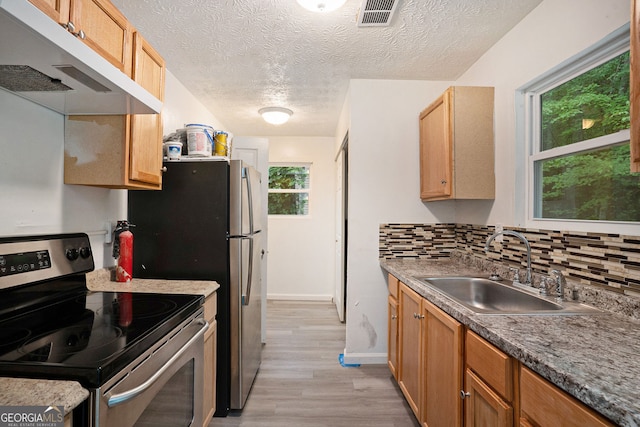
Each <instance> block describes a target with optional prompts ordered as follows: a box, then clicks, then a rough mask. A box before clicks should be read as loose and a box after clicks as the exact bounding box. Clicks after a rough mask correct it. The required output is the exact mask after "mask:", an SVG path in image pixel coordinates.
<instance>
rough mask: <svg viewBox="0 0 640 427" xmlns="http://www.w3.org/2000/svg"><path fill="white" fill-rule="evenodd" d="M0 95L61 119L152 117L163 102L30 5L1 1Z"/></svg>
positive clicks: (18, 0) (17, 0)
mask: <svg viewBox="0 0 640 427" xmlns="http://www.w3.org/2000/svg"><path fill="white" fill-rule="evenodd" d="M0 40H2V43H0V86H1V87H0V89H2V90H6V91H10V92H11V93H14V94H16V95H18V96H21V97H23V98H26V99H29V100H31V101H33V102H35V103H37V104H40V105H42V106H45V107H47V108H50V109H52V110H54V111H57V112H59V113H61V114H65V115H70V114H78V115H85V114H154V113H159V112H160V110H161V109H162V102H161V101H160V100H159V99H157V98H156V97H154V96H153V95H152V94H150V93H149V92H148V91H147V90H145V89H144V88H142V86H140V85H139V84H137V83H136V82H134V81H133V80H131V79H130V78H129V77H128V76H127V75H126V74H124V73H123V72H121V71H120V70H119V69H117V68H116V67H114V66H113V65H112V64H110V63H109V62H108V61H107V60H105V59H104V58H102V57H101V56H100V55H99V54H97V53H96V52H94V51H93V50H92V49H91V48H90V47H88V46H87V45H85V44H84V43H83V42H82V41H80V40H78V39H76V38H75V37H74V36H73V35H72V34H71V33H69V32H67V31H65V30H64V29H63V28H62V27H61V26H60V25H59V24H58V23H56V22H55V21H54V20H52V19H51V18H49V17H48V16H47V15H45V14H44V13H42V12H41V11H40V10H39V9H38V8H36V7H35V6H33V5H32V4H31V3H29V2H28V1H27V0H0Z"/></svg>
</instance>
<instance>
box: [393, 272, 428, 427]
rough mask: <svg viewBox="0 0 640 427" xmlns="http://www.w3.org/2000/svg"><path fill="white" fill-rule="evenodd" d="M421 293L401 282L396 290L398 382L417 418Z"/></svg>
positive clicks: (419, 416) (420, 367)
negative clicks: (397, 309) (398, 313)
mask: <svg viewBox="0 0 640 427" xmlns="http://www.w3.org/2000/svg"><path fill="white" fill-rule="evenodd" d="M422 299H423V298H422V297H421V296H420V295H418V294H417V293H415V292H414V291H413V290H411V289H410V288H409V287H408V286H407V285H405V284H404V283H400V291H399V293H398V300H399V302H398V303H399V305H400V307H399V310H400V321H399V326H398V346H399V362H398V385H399V386H400V390H402V393H403V394H404V397H405V399H407V402H408V403H409V406H410V407H411V410H412V411H413V413H414V414H415V416H416V418H418V420H421V419H422V412H421V409H422V404H421V399H422V391H423V388H424V387H423V383H422V381H421V379H422V369H423V365H422V363H421V361H422V360H423V357H422V321H421V320H422V319H421V315H422Z"/></svg>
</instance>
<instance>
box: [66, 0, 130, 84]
mask: <svg viewBox="0 0 640 427" xmlns="http://www.w3.org/2000/svg"><path fill="white" fill-rule="evenodd" d="M69 20H70V21H71V22H73V24H74V26H75V28H76V30H77V31H80V30H82V31H83V32H84V34H85V38H84V42H85V43H86V44H87V45H88V46H89V47H91V48H92V49H93V50H95V51H96V52H98V53H99V54H100V55H101V56H102V57H103V58H104V59H106V60H107V61H109V62H110V63H111V64H113V65H114V66H115V67H116V68H118V69H119V70H120V71H122V72H123V73H125V74H126V75H128V76H131V63H132V61H131V37H132V34H131V28H130V25H129V21H127V18H125V16H124V15H123V14H122V13H121V12H120V11H119V10H118V9H116V7H115V6H114V5H113V4H111V2H110V1H109V0H71V3H70V10H69Z"/></svg>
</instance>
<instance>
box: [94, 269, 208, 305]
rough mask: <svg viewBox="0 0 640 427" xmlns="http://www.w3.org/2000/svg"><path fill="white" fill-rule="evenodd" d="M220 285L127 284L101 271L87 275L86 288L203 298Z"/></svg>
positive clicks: (150, 281)
mask: <svg viewBox="0 0 640 427" xmlns="http://www.w3.org/2000/svg"><path fill="white" fill-rule="evenodd" d="M219 287H220V285H219V284H218V283H217V282H215V281H212V280H163V279H136V278H134V279H133V280H132V281H130V282H127V283H120V282H114V281H112V280H111V270H108V269H101V270H97V271H92V272H90V273H88V274H87V288H88V289H89V290H91V291H106V292H139V293H153V294H193V295H202V296H204V297H205V298H206V297H208V296H209V295H211V294H212V293H214V292H215V291H217V290H218V288H219Z"/></svg>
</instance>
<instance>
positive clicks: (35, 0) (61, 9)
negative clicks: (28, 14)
mask: <svg viewBox="0 0 640 427" xmlns="http://www.w3.org/2000/svg"><path fill="white" fill-rule="evenodd" d="M70 1H71V0H29V2H30V3H32V4H33V5H34V6H35V7H37V8H38V9H40V10H41V11H43V12H44V13H46V14H47V15H48V16H49V18H51V19H53V20H54V21H56V22H58V23H60V24H66V23H67V22H68V21H69V2H70Z"/></svg>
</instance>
